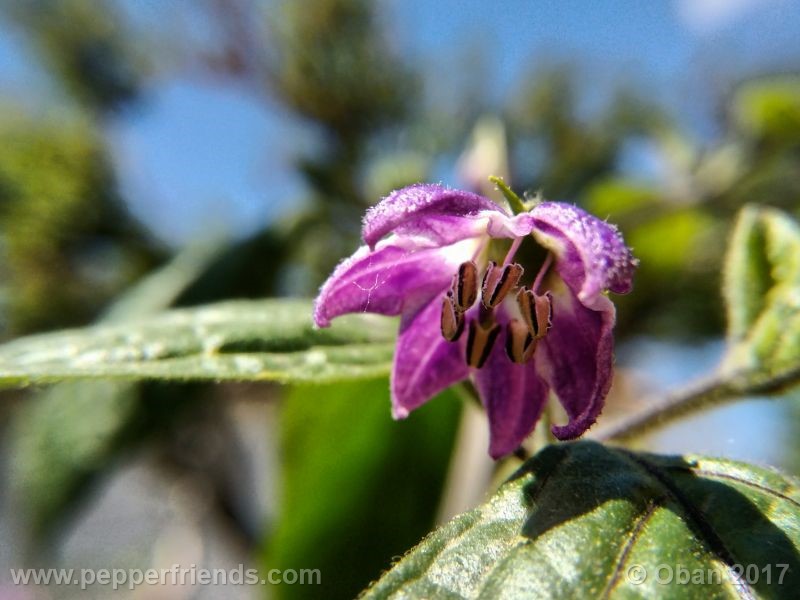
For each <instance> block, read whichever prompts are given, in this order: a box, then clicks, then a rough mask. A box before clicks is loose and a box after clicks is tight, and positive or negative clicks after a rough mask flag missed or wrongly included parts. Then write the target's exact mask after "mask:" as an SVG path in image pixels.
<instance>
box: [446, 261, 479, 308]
mask: <svg viewBox="0 0 800 600" xmlns="http://www.w3.org/2000/svg"><path fill="white" fill-rule="evenodd" d="M452 290H453V297H454V299H455V305H456V308H457V309H458V310H459V311H461V312H465V311H466V310H467V309H468V308H470V307H471V306H472V305H473V304H475V300H477V299H478V267H477V266H476V265H475V263H474V262H472V261H471V260H470V261H467V262H465V263H461V266H459V267H458V275H456V276H455V278H454V280H453V286H452Z"/></svg>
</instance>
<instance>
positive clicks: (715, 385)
mask: <svg viewBox="0 0 800 600" xmlns="http://www.w3.org/2000/svg"><path fill="white" fill-rule="evenodd" d="M798 383H800V364H797V363H795V364H792V365H790V366H788V367H787V368H785V369H782V370H778V371H773V372H768V373H765V372H764V371H762V370H758V371H755V370H746V371H739V372H735V373H731V374H723V375H717V376H715V377H712V378H709V379H706V380H701V381H699V382H698V383H696V384H694V385H692V386H690V387H687V388H686V389H684V390H681V391H678V392H676V393H674V394H671V395H668V396H666V397H665V398H663V399H660V400H656V401H654V402H652V403H648V402H646V403H645V404H648V405H649V406H648V408H647V409H645V410H644V411H641V412H639V413H636V414H632V415H630V416H627V417H623V418H622V419H620V420H619V422H617V423H613V424H611V425H610V426H607V427H601V428H599V429H597V430H596V431H595V432H593V433H592V434H591V435H590V437H592V438H594V439H596V440H600V441H604V442H607V441H628V440H631V439H634V438H637V437H640V436H642V435H644V434H647V433H649V432H651V431H653V430H656V429H660V428H662V427H666V426H667V425H670V424H672V423H674V422H676V421H678V420H680V419H682V418H685V417H687V416H689V415H693V414H696V413H699V412H702V411H704V410H706V409H708V408H711V407H714V406H718V405H721V404H726V403H728V402H732V401H734V400H738V399H741V398H744V397H747V396H754V395H761V394H769V395H774V394H778V393H780V392H784V391H786V390H787V389H789V388H791V387H793V386H795V385H797V384H798Z"/></svg>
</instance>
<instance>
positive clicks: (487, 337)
mask: <svg viewBox="0 0 800 600" xmlns="http://www.w3.org/2000/svg"><path fill="white" fill-rule="evenodd" d="M499 334H500V325H498V324H497V323H495V324H493V325H488V326H486V327H484V326H483V325H481V324H480V323H478V322H477V321H476V320H475V319H473V320H471V321H470V322H469V333H468V334H467V364H468V365H469V366H470V367H474V368H476V369H480V368H481V367H482V366H483V365H484V363H485V362H486V359H487V358H489V352H491V351H492V346H494V343H495V341H496V340H497V336H498V335H499Z"/></svg>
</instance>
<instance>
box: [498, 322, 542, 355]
mask: <svg viewBox="0 0 800 600" xmlns="http://www.w3.org/2000/svg"><path fill="white" fill-rule="evenodd" d="M538 341H539V340H537V339H536V338H535V337H533V336H532V335H531V332H530V330H529V329H528V326H527V325H526V324H525V323H523V322H522V321H520V320H519V319H512V320H511V321H510V322H509V324H508V329H507V332H506V354H508V358H510V359H511V360H512V361H513V362H515V363H519V364H524V363H526V362H528V361H529V360H530V359H531V358H533V353H534V352H535V351H536V344H537V342H538Z"/></svg>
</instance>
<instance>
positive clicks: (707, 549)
mask: <svg viewBox="0 0 800 600" xmlns="http://www.w3.org/2000/svg"><path fill="white" fill-rule="evenodd" d="M799 524H800V489H798V482H797V481H795V480H793V479H790V478H788V477H786V476H783V475H781V474H779V473H777V472H775V471H771V470H766V469H761V468H757V467H753V466H750V465H747V464H743V463H738V462H733V461H727V460H720V459H711V458H702V457H697V456H685V457H662V456H655V455H649V454H634V453H632V452H627V451H624V450H620V449H613V448H609V447H605V446H602V445H599V444H596V443H591V442H580V443H573V444H559V445H556V446H550V447H548V448H545V449H544V450H543V451H542V452H540V453H539V454H538V455H537V456H535V457H534V458H533V459H531V460H530V461H528V462H527V463H526V464H525V465H524V466H523V467H522V469H520V470H519V471H518V472H517V473H516V474H515V475H514V476H513V477H512V478H511V479H510V480H509V481H508V482H507V483H506V484H505V485H503V486H502V487H501V488H500V489H499V490H498V491H497V493H496V494H495V495H494V496H493V497H492V498H491V499H490V500H489V501H488V502H487V503H486V504H484V505H482V506H480V507H479V508H477V509H475V510H473V511H471V512H469V513H465V514H463V515H460V516H458V517H456V518H455V519H453V520H452V521H451V522H450V523H448V524H447V525H445V526H444V527H442V528H440V529H438V530H437V531H435V532H433V533H432V534H430V535H429V536H428V537H427V538H426V539H425V540H424V541H423V542H422V543H421V544H420V545H419V546H417V547H416V548H414V549H413V550H411V551H410V552H409V553H408V554H407V555H406V556H405V557H404V558H403V559H402V560H401V561H400V562H399V563H397V564H396V565H395V566H394V568H393V569H392V570H390V571H389V572H388V573H386V574H385V575H384V576H383V577H382V578H381V579H380V580H379V581H378V582H377V583H376V584H375V585H374V586H373V587H372V588H370V589H369V590H367V592H366V593H365V596H364V598H366V599H378V598H453V599H456V598H487V599H489V598H491V599H495V598H534V597H535V598H662V597H663V598H667V597H670V598H698V599H700V598H702V599H705V598H754V597H763V598H779V597H790V596H791V594H792V593H794V591H795V590H797V589H798V586H800V555H798V548H800V525H799ZM739 565H741V568H742V572H743V574H744V575H743V576H737V571H739V570H740V567H739ZM748 565H754V566H752V567H748ZM781 565H786V566H787V569H786V570H785V571H784V569H783V567H782V566H781ZM638 567H641V568H643V569H644V572H645V573H646V574H647V576H646V578H645V580H644V581H643V582H641V583H638V584H637V583H635V582H634V581H632V580H631V575H633V576H634V577H635V576H636V575H637V574H639V573H641V571H639V570H637V568H638ZM668 569H671V570H672V573H673V577H672V580H671V582H670V583H663V582H664V580H665V579H667V576H668V575H669V571H668ZM748 569H749V570H748ZM679 570H682V572H683V575H682V577H684V578H685V577H686V576H687V575H686V574H687V573H688V574H689V576H691V577H696V578H700V577H703V578H705V581H706V582H709V583H706V585H687V582H686V581H684V582H683V583H680V580H679V579H678V576H679V575H678V571H679ZM756 570H757V571H758V573H757V574H755V575H754V572H755V571H756ZM768 572H769V575H768V574H767V573H768ZM712 578H713V579H712ZM779 578H780V579H779ZM756 579H757V580H756ZM695 581H697V579H695Z"/></svg>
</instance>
